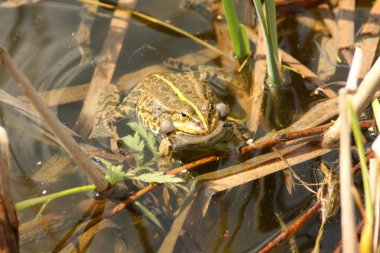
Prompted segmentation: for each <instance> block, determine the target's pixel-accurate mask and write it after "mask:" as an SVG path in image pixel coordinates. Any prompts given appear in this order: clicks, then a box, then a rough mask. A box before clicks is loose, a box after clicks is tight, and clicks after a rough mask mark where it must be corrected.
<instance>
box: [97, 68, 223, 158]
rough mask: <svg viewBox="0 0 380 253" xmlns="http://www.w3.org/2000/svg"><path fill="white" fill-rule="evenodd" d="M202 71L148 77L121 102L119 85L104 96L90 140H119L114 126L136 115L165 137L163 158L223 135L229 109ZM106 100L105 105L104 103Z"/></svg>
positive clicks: (162, 140)
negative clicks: (94, 138) (101, 138)
mask: <svg viewBox="0 0 380 253" xmlns="http://www.w3.org/2000/svg"><path fill="white" fill-rule="evenodd" d="M204 76H205V75H204V74H202V73H200V72H182V73H178V72H168V73H155V74H151V75H149V76H147V77H146V78H144V79H143V80H142V81H141V82H140V83H139V84H137V86H135V87H134V88H133V89H132V90H131V91H130V93H129V94H128V95H127V96H126V97H125V98H124V99H123V100H122V102H121V103H119V100H120V96H119V91H118V89H117V88H116V86H113V88H112V90H111V91H110V92H108V93H107V94H105V95H104V101H105V104H104V106H100V110H99V113H98V115H97V118H96V119H95V124H94V126H95V127H94V129H93V132H92V133H91V135H90V137H99V136H107V137H112V136H113V137H114V138H115V139H118V136H117V134H116V132H115V131H113V129H112V126H113V124H114V123H115V122H116V121H118V120H121V119H125V118H127V117H129V116H132V115H134V114H135V115H136V116H137V118H138V120H139V122H140V123H141V124H143V125H144V126H145V127H146V128H147V129H149V130H150V131H151V132H153V133H154V134H156V135H157V136H161V137H162V139H161V143H160V147H159V151H158V155H159V157H168V158H169V159H170V157H171V154H172V151H173V149H176V148H183V147H186V146H189V145H195V144H202V143H204V142H207V141H208V140H210V139H213V138H216V136H218V135H219V134H220V133H221V132H223V129H224V127H223V125H224V121H225V119H226V117H227V114H228V111H229V110H228V106H227V105H226V104H225V103H223V102H222V101H221V100H220V99H219V98H218V96H217V95H216V93H215V92H214V90H213V89H212V88H211V87H210V86H209V85H208V84H207V82H206V81H207V80H205V78H204ZM104 101H103V103H104Z"/></svg>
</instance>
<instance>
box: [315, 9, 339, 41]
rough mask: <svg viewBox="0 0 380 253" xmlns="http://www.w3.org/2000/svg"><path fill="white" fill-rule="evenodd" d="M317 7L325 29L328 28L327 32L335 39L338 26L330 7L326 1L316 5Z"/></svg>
mask: <svg viewBox="0 0 380 253" xmlns="http://www.w3.org/2000/svg"><path fill="white" fill-rule="evenodd" d="M317 8H318V12H319V14H320V15H321V17H322V19H323V22H324V23H325V25H326V27H327V30H329V33H330V34H331V36H332V37H333V39H334V40H335V41H337V36H338V27H337V24H336V22H335V19H334V14H333V13H332V10H331V9H330V7H329V5H328V4H327V3H322V4H320V5H318V7H317Z"/></svg>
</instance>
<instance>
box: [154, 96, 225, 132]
mask: <svg viewBox="0 0 380 253" xmlns="http://www.w3.org/2000/svg"><path fill="white" fill-rule="evenodd" d="M180 107H181V108H182V109H181V110H179V111H176V112H174V113H173V114H172V115H171V117H170V119H165V120H163V121H162V122H161V126H160V128H161V132H162V133H170V132H173V131H180V132H183V133H186V134H191V135H207V134H210V133H211V132H212V131H214V130H215V128H216V126H217V125H218V123H219V121H220V120H225V118H226V117H227V114H228V106H227V105H226V104H224V103H218V104H216V105H215V104H211V103H205V104H203V105H201V106H195V105H193V106H191V105H189V106H180Z"/></svg>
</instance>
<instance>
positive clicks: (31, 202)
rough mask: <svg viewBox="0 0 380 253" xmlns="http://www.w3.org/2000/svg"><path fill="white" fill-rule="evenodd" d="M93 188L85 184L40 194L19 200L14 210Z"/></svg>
mask: <svg viewBox="0 0 380 253" xmlns="http://www.w3.org/2000/svg"><path fill="white" fill-rule="evenodd" d="M94 190H95V185H86V186H80V187H75V188H71V189H67V190H64V191H60V192H56V193H52V194H48V195H45V196H41V197H38V198H33V199H28V200H24V201H20V202H18V203H16V210H17V211H21V210H22V209H25V208H27V207H30V206H33V205H38V204H42V203H44V202H47V201H52V200H55V199H57V198H61V197H65V196H68V195H72V194H77V193H80V192H86V191H94Z"/></svg>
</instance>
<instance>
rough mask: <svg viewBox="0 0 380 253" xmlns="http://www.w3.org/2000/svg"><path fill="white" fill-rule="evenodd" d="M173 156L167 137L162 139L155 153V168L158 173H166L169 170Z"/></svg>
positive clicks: (171, 146)
mask: <svg viewBox="0 0 380 253" xmlns="http://www.w3.org/2000/svg"><path fill="white" fill-rule="evenodd" d="M172 155H173V145H172V143H171V141H170V140H169V138H168V137H164V138H162V140H161V143H160V146H159V148H158V152H157V167H158V170H160V171H168V170H170V169H171V162H172Z"/></svg>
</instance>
